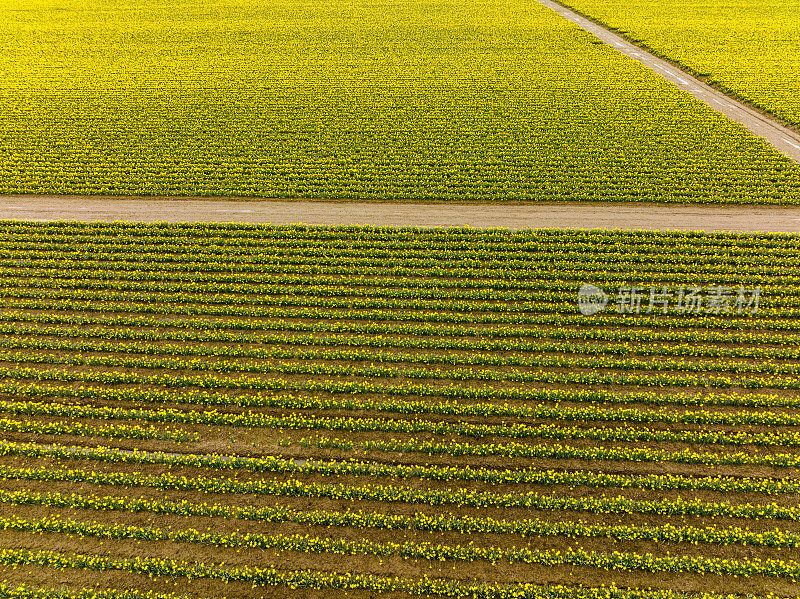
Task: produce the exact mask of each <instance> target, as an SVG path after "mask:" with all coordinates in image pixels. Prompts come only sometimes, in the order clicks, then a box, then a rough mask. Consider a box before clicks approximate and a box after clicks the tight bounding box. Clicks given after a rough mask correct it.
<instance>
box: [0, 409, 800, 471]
mask: <svg viewBox="0 0 800 599" xmlns="http://www.w3.org/2000/svg"><path fill="white" fill-rule="evenodd" d="M0 412H7V413H10V414H17V415H20V414H21V415H47V416H67V417H69V418H93V419H116V420H133V421H144V422H177V423H181V424H201V425H214V426H220V425H224V426H234V427H246V428H272V429H281V430H283V429H289V430H306V429H311V430H313V429H317V430H339V431H350V432H373V431H381V432H402V433H407V434H416V433H422V432H424V433H429V434H435V435H463V436H470V437H487V436H492V437H510V438H547V439H591V440H595V441H640V442H656V443H658V442H673V443H714V444H725V445H769V446H789V447H797V446H798V445H799V444H800V437H798V435H800V433H797V432H795V433H785V432H776V433H749V432H734V433H726V432H723V431H680V432H673V431H661V430H649V429H638V428H634V427H624V428H623V427H614V428H583V427H560V426H555V425H552V424H544V425H538V426H531V425H527V424H521V423H515V424H511V425H508V424H500V425H492V424H470V423H448V422H432V421H425V420H420V419H414V420H399V419H382V418H363V417H362V418H353V417H346V416H339V417H334V418H329V417H320V416H306V415H302V414H297V413H293V414H289V415H281V416H270V415H264V414H261V413H253V412H244V413H235V414H230V413H220V412H216V411H203V412H196V411H188V412H183V411H178V410H144V409H123V408H111V407H101V408H95V407H91V406H75V405H69V404H66V405H65V404H60V403H36V402H7V401H2V402H0ZM120 429H121V430H120V433H121V434H120V435H119V436H123V437H127V436H130V435H142V436H139V437H133V438H152V437H148V436H144V435H150V434H155V433H154V432H152V431H153V430H156V429H152V427H151V429H150V430H151V432H146V431H144V430H139V429H136V428H135V427H133V430H132V431H129V432H127V433H126V432H125V427H120ZM54 430H61V429H58V428H54ZM70 430H71V429H70ZM75 430H78V429H75ZM87 430H88V429H87ZM23 432H25V431H23ZM60 434H74V433H69V432H68V431H67V430H66V429H64V430H63V432H61V433H60ZM164 434H165V435H166V433H164ZM174 436H178V437H179V439H180V440H185V439H186V437H185V435H184V434H181V433H178V432H176V433H175V434H174V435H171V436H169V438H174ZM362 449H364V450H370V451H374V450H377V451H404V452H417V453H427V454H429V455H431V454H434V453H445V454H449V455H502V456H506V457H539V458H558V459H567V458H571V459H589V460H595V459H597V460H601V459H602V460H625V461H635V462H662V461H663V462H681V463H691V464H709V465H722V464H726V465H732V464H737V465H745V464H759V465H769V466H785V467H794V465H795V464H798V463H800V461H799V460H800V456H795V455H794V454H769V455H764V456H761V455H751V454H747V453H742V452H740V453H725V454H716V453H708V452H702V453H701V452H696V451H693V450H689V449H686V450H683V451H664V450H660V449H653V448H628V447H622V448H602V447H592V448H585V449H580V448H576V447H571V446H562V445H559V444H554V443H547V444H542V445H531V444H527V443H526V444H519V443H503V444H491V445H477V446H475V445H471V444H468V443H456V442H451V443H449V444H443V443H439V442H427V441H426V442H422V441H410V442H400V441H396V440H384V441H370V442H368V443H365V444H364V445H363V447H362Z"/></svg>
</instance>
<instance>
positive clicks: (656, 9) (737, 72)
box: [561, 0, 800, 127]
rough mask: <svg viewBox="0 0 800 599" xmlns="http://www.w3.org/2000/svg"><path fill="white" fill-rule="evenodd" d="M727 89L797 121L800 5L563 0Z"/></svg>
mask: <svg viewBox="0 0 800 599" xmlns="http://www.w3.org/2000/svg"><path fill="white" fill-rule="evenodd" d="M561 4H564V5H565V6H569V7H571V8H573V9H575V10H578V11H580V12H581V13H583V14H585V15H588V16H590V17H592V18H594V19H595V20H597V21H599V22H601V23H604V24H605V25H607V26H610V27H613V28H615V29H617V30H618V31H620V32H622V33H624V34H625V35H626V36H627V37H628V38H630V39H632V40H634V41H636V42H638V43H641V44H642V45H643V46H645V47H647V48H648V49H650V50H651V51H653V52H655V53H656V54H658V55H660V56H663V57H665V58H668V59H670V60H673V61H675V62H677V63H679V64H680V65H682V66H683V67H684V68H686V69H688V70H689V71H690V72H692V73H695V74H697V75H700V76H703V77H705V78H707V79H706V80H707V82H708V83H710V84H714V85H716V86H718V87H720V88H722V89H724V90H725V91H727V92H728V93H730V94H733V95H734V96H736V97H738V98H741V99H742V100H745V101H747V102H750V103H752V104H754V105H755V106H758V107H759V108H761V109H763V110H766V111H768V112H771V113H772V114H774V115H776V116H778V117H780V118H782V119H783V120H785V121H787V122H789V123H791V124H793V125H794V126H796V127H798V126H800V4H798V3H797V2H784V1H782V0H734V1H732V2H706V1H701V0H562V1H561Z"/></svg>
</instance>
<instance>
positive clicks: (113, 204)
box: [0, 196, 800, 233]
mask: <svg viewBox="0 0 800 599" xmlns="http://www.w3.org/2000/svg"><path fill="white" fill-rule="evenodd" d="M0 219H18V220H38V221H53V220H73V221H128V222H159V221H166V222H202V221H207V222H250V223H272V224H289V223H306V224H310V225H312V224H313V225H339V224H346V225H354V224H364V225H373V226H393V227H403V226H405V227H461V226H469V227H477V228H486V227H505V228H508V229H527V228H555V229H593V228H603V229H628V230H631V229H648V230H685V231H745V232H747V231H749V232H753V231H774V232H786V233H797V232H800V207H774V206H729V207H728V206H705V205H694V204H691V205H690V204H666V205H665V204H644V203H642V204H609V203H585V202H581V203H573V204H544V203H543V204H532V205H513V206H508V205H506V206H501V205H497V204H468V205H464V204H460V205H453V204H405V203H374V202H372V203H367V202H323V201H284V200H255V199H254V200H247V199H244V200H231V199H228V200H212V199H198V198H118V197H81V196H63V197H48V196H4V197H0Z"/></svg>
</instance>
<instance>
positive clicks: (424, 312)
mask: <svg viewBox="0 0 800 599" xmlns="http://www.w3.org/2000/svg"><path fill="white" fill-rule="evenodd" d="M21 285H23V283H22V282H21ZM561 295H562V296H563V298H562V301H561V302H560V303H540V302H526V303H492V302H470V301H447V300H391V299H382V298H371V299H339V298H334V297H306V296H299V295H292V296H282V295H275V296H272V295H270V296H257V297H248V296H245V295H241V294H236V293H234V294H222V293H214V294H198V293H185V292H172V293H161V292H152V293H151V292H133V291H113V290H108V289H107V290H81V289H67V288H53V287H52V286H51V285H49V284H46V287H43V288H37V287H35V286H28V285H24V286H19V287H11V286H5V287H4V288H3V292H2V297H3V298H4V300H5V301H6V302H8V300H9V299H13V300H29V301H30V300H51V301H53V302H57V301H61V302H65V301H67V302H76V303H77V302H81V301H83V302H91V301H96V300H102V301H104V302H109V303H111V302H117V303H120V304H122V302H124V303H125V304H124V305H128V306H130V305H142V306H143V307H146V306H148V305H149V304H157V305H164V308H165V309H169V310H171V312H170V313H173V314H180V313H183V312H182V310H181V308H184V309H185V308H194V309H195V310H200V311H201V312H199V313H201V314H231V315H248V316H262V317H263V316H274V317H279V315H280V312H279V311H278V308H277V307H294V308H295V309H304V308H305V309H307V310H308V309H313V308H316V309H317V310H329V309H330V310H333V309H348V310H350V311H351V312H353V313H358V312H356V311H361V318H369V319H376V317H377V319H378V320H384V319H388V320H391V318H386V316H383V315H389V314H392V313H393V311H401V310H407V311H414V312H413V316H414V319H415V320H419V321H422V322H426V321H430V320H431V319H434V320H436V321H441V322H481V323H496V324H511V323H515V324H531V323H532V322H533V321H532V320H531V318H534V317H536V316H538V315H540V314H550V313H555V314H576V313H577V312H578V305H577V301H576V297H577V294H561ZM734 299H735V297H734ZM647 301H648V300H647V298H645V299H644V300H642V302H641V303H642V307H641V309H642V311H644V310H645V309H646V308H647ZM725 310H726V309H725V308H724V307H722V306H721V307H720V311H718V310H717V308H713V309H712V307H711V306H704V307H703V308H702V309H701V311H700V313H701V314H703V315H720V314H721V315H724V314H725ZM730 310H733V309H732V308H730ZM133 311H134V312H136V311H138V310H133ZM656 312H658V309H656ZM401 313H402V312H401ZM409 314H410V315H411V314H412V312H409ZM668 314H670V315H672V316H673V318H675V317H676V315H677V314H680V312H678V311H677V308H673V309H671V310H670V311H669V312H668ZM378 315H381V316H378ZM798 315H800V308H793V307H784V306H778V307H763V308H759V312H758V317H757V319H751V318H749V316H748V313H747V312H744V316H741V315H738V314H736V313H735V312H733V313H732V314H731V316H734V317H738V318H737V319H736V320H734V323H735V325H734V326H736V325H738V326H739V327H742V326H744V325H747V328H766V329H775V328H785V327H784V325H789V326H790V327H793V328H795V329H796V328H797V327H798V326H800V324H798V323H797V322H796V321H795V319H796V318H797V316H798ZM351 318H352V317H351ZM754 320H756V321H755V322H753V321H754ZM627 324H628V325H629V326H630V325H631V324H634V325H635V324H636V320H632V321H631V322H628V323H627ZM688 325H689V323H683V326H688Z"/></svg>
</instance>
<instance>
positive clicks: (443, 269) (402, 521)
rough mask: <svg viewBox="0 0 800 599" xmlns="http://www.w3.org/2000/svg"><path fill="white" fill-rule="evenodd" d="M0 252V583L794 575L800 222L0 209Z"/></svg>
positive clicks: (490, 593) (562, 597) (776, 590)
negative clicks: (660, 224)
mask: <svg viewBox="0 0 800 599" xmlns="http://www.w3.org/2000/svg"><path fill="white" fill-rule="evenodd" d="M0 277H1V278H2V286H0V289H1V290H2V293H1V294H0V298H1V299H0V434H2V440H1V441H0V597H3V598H9V599H10V598H20V599H23V598H32V599H33V598H41V599H46V598H62V599H89V598H96V599H176V598H178V597H187V598H188V597H212V596H213V597H229V598H234V597H242V598H245V597H247V598H251V597H290V596H291V597H295V596H299V597H326V598H327V597H355V598H364V599H367V598H376V597H386V598H400V597H415V596H425V597H456V598H468V597H469V598H479V599H495V598H497V599H505V598H508V599H511V598H523V597H524V598H529V599H603V598H608V599H612V598H613V599H699V598H701V597H702V598H705V599H712V598H713V599H717V598H719V599H722V598H723V597H725V598H733V597H737V598H739V597H742V598H743V597H754V598H760V597H771V598H775V597H796V596H797V595H798V593H797V589H798V580H800V561H799V560H798V557H799V556H800V554H799V553H798V551H800V503H798V497H800V476H798V472H800V470H798V468H800V398H799V397H798V395H797V390H798V389H799V388H800V320H798V316H800V238H798V237H796V236H791V235H782V234H750V235H743V234H732V233H719V234H705V233H685V232H674V233H659V232H643V231H634V232H620V231H601V230H592V231H587V230H566V231H556V230H520V231H516V232H512V231H508V230H499V229H486V230H477V229H412V228H394V229H391V228H370V227H308V226H303V225H290V226H270V225H248V224H240V225H233V224H123V223H93V224H88V223H68V222H52V223H35V222H21V221H2V222H0ZM585 285H593V286H595V288H596V289H601V290H603V291H604V293H605V294H606V296H607V297H606V298H605V301H604V304H603V305H602V306H601V307H600V309H599V310H596V311H595V312H594V313H588V312H587V311H586V310H585V309H584V308H585V303H582V302H583V300H582V299H581V300H580V301H579V290H581V294H582V293H583V288H584V286H585ZM635 289H640V290H642V291H641V294H640V295H639V296H637V295H636V294H635V293H633V290H635ZM689 289H695V290H700V291H701V292H702V293H701V294H700V295H699V296H698V295H696V294H694V295H692V294H688V293H684V292H686V291H688V290H689ZM648 290H650V291H648ZM654 290H657V291H658V292H657V293H656V291H654ZM737 290H738V292H737ZM755 290H758V291H757V292H756V291H755ZM745 291H749V295H746V294H745V293H744V292H745ZM723 292H724V293H723ZM626 294H627V295H626ZM690 295H691V297H695V298H697V297H700V298H701V301H700V304H694V305H692V306H689V305H688V304H686V303H683V304H681V302H682V301H683V300H686V298H688V297H690ZM636 297H638V300H637V301H634V300H635V299H636ZM746 297H747V299H748V301H747V302H745V301H744V299H745V298H746ZM756 298H757V301H756ZM722 299H724V301H722ZM737 302H738V303H737ZM633 308H635V309H633ZM690 308H691V309H690Z"/></svg>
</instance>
